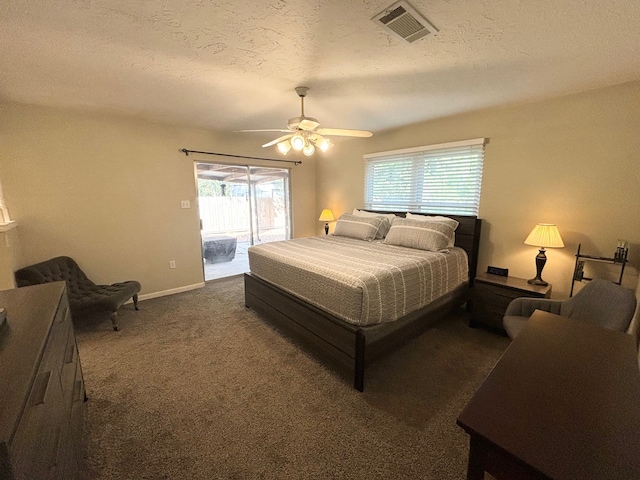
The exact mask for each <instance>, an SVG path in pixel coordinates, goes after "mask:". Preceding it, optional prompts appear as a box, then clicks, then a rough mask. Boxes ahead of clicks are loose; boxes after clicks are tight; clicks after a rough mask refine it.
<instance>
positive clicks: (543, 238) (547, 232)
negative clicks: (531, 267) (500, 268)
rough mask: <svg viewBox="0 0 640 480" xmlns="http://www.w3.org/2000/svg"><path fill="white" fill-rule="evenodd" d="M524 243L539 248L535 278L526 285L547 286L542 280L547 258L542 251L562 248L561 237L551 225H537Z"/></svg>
mask: <svg viewBox="0 0 640 480" xmlns="http://www.w3.org/2000/svg"><path fill="white" fill-rule="evenodd" d="M524 243H525V244H526V245H533V246H534V247H539V248H540V251H539V252H538V255H537V256H536V276H535V278H532V279H531V280H527V283H530V284H531V285H542V286H544V285H549V283H547V282H545V281H544V280H543V279H542V269H543V268H544V264H545V263H547V256H546V255H545V253H544V251H545V250H544V249H545V248H563V247H564V243H563V242H562V237H560V233H559V232H558V227H556V226H555V225H554V224H552V223H539V224H537V225H536V226H535V227H533V230H531V233H530V234H529V236H528V237H527V239H526V240H525V241H524Z"/></svg>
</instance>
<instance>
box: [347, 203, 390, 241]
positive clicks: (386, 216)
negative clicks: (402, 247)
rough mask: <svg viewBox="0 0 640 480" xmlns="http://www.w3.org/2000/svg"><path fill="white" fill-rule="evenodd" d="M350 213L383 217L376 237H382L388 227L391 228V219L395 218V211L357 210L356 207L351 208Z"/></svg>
mask: <svg viewBox="0 0 640 480" xmlns="http://www.w3.org/2000/svg"><path fill="white" fill-rule="evenodd" d="M352 214H353V215H355V216H356V217H382V218H384V220H385V221H384V223H383V224H382V227H380V230H379V231H378V234H377V235H376V238H384V237H385V236H386V235H387V232H389V229H390V228H391V224H392V223H393V220H394V219H395V218H396V214H395V213H374V212H367V211H365V210H358V209H357V208H354V209H353V212H352Z"/></svg>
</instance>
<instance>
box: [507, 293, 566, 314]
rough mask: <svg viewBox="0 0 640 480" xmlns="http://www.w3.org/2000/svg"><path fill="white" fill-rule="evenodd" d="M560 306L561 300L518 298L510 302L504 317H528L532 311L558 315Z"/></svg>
mask: <svg viewBox="0 0 640 480" xmlns="http://www.w3.org/2000/svg"><path fill="white" fill-rule="evenodd" d="M561 305H562V301H561V300H550V299H548V298H531V297H520V298H516V299H514V300H512V301H511V303H510V304H509V306H508V307H507V311H506V312H505V313H504V314H505V316H517V317H530V316H531V314H532V313H533V311H534V310H544V311H545V312H549V313H555V314H556V315H560V306H561Z"/></svg>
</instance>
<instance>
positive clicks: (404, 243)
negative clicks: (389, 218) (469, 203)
mask: <svg viewBox="0 0 640 480" xmlns="http://www.w3.org/2000/svg"><path fill="white" fill-rule="evenodd" d="M453 231H454V229H453V227H452V226H451V225H447V224H446V223H439V222H423V221H420V220H407V219H406V218H396V219H395V220H394V221H393V225H391V229H390V230H389V233H387V237H386V238H385V239H384V243H385V244H387V245H397V246H400V247H409V248H416V249H419V250H428V251H430V252H437V251H439V250H444V249H446V248H447V246H448V245H449V239H450V238H451V236H452V235H453Z"/></svg>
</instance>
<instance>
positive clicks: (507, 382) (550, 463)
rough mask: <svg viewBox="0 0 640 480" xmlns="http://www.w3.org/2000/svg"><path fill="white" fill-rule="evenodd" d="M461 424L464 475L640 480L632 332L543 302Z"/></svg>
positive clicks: (638, 387) (639, 398) (639, 392)
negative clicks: (561, 312)
mask: <svg viewBox="0 0 640 480" xmlns="http://www.w3.org/2000/svg"><path fill="white" fill-rule="evenodd" d="M457 423H458V425H460V426H461V427H462V428H464V429H465V431H466V432H467V433H468V434H469V435H470V450H469V465H468V470H467V479H473V480H476V479H483V478H484V472H485V471H487V472H489V473H490V474H492V475H493V476H495V477H496V478H498V479H500V480H502V479H512V478H513V479H515V478H517V479H556V480H561V479H567V480H575V479H580V480H589V479H615V480H624V479H629V480H632V479H633V480H637V479H640V372H639V370H638V353H637V351H636V346H635V341H634V338H633V337H632V336H631V335H627V334H625V333H620V332H613V331H609V330H604V329H601V328H600V327H597V326H595V325H591V324H587V323H585V322H580V321H577V320H572V319H569V318H565V317H560V316H558V315H553V314H550V313H546V312H541V311H539V310H537V311H536V312H534V314H533V315H532V317H531V319H530V320H529V323H528V325H527V326H526V327H525V328H524V329H523V330H522V333H521V334H520V335H519V336H518V337H517V338H516V340H514V341H513V342H512V343H511V345H510V346H509V347H508V348H507V350H506V351H505V353H504V354H503V355H502V358H501V359H500V361H499V362H498V363H497V364H496V366H495V367H494V368H493V370H492V371H491V373H490V374H489V376H488V377H487V378H486V380H485V381H484V383H483V384H482V386H481V387H480V388H479V389H478V391H477V392H476V393H475V395H474V396H473V398H472V399H471V400H470V401H469V403H468V404H467V406H466V407H465V408H464V410H463V411H462V413H461V414H460V416H459V417H458V422H457Z"/></svg>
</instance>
